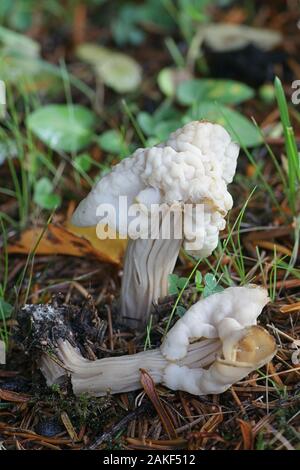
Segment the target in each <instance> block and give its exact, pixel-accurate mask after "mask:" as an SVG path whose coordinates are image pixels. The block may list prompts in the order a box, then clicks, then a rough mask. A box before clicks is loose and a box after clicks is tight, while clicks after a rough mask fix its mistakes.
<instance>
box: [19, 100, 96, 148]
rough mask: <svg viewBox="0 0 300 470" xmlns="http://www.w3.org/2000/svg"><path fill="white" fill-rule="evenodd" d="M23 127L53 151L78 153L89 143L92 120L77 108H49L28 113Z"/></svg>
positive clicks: (58, 106) (86, 113)
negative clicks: (25, 126)
mask: <svg viewBox="0 0 300 470" xmlns="http://www.w3.org/2000/svg"><path fill="white" fill-rule="evenodd" d="M26 123H27V127H28V129H30V130H31V132H33V134H35V135H36V136H37V137H38V138H39V139H40V140H41V141H42V142H44V143H45V144H46V145H48V146H49V147H50V148H52V149H53V150H63V151H65V152H77V151H79V150H81V149H82V148H84V147H86V146H87V145H88V144H89V143H90V142H91V139H92V136H93V132H92V129H93V126H94V123H95V116H94V114H93V113H92V111H90V110H89V109H87V108H84V107H83V106H80V105H72V106H71V105H64V104H50V105H48V106H44V107H43V108H40V109H37V110H36V111H34V112H33V113H31V114H30V115H29V116H28V117H27V120H26Z"/></svg>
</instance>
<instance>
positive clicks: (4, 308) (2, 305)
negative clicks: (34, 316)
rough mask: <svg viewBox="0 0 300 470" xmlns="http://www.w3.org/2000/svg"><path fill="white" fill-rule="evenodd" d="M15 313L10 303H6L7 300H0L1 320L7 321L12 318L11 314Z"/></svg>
mask: <svg viewBox="0 0 300 470" xmlns="http://www.w3.org/2000/svg"><path fill="white" fill-rule="evenodd" d="M12 312H13V306H12V305H10V304H9V303H8V302H5V300H3V299H0V320H1V319H2V320H3V318H4V319H5V320H6V319H8V318H10V317H11V314H12Z"/></svg>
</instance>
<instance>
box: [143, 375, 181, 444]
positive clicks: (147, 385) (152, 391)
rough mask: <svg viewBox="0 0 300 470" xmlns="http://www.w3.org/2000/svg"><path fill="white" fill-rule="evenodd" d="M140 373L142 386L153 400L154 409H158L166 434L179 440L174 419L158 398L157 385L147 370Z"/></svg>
mask: <svg viewBox="0 0 300 470" xmlns="http://www.w3.org/2000/svg"><path fill="white" fill-rule="evenodd" d="M140 371H141V384H142V385H143V387H144V390H145V392H146V394H147V396H148V397H149V399H150V400H151V402H152V404H153V406H154V408H155V409H156V411H157V414H158V416H159V418H160V420H161V422H162V425H163V427H164V429H165V431H166V433H167V434H168V436H169V438H170V439H177V433H176V430H175V427H174V424H173V422H172V419H171V417H170V415H169V413H168V411H167V410H166V408H165V407H164V405H163V404H162V402H161V400H160V398H159V396H158V393H157V390H156V388H155V384H154V382H153V379H152V377H151V375H150V374H148V372H147V371H146V370H145V369H140Z"/></svg>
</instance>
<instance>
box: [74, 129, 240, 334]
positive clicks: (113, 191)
mask: <svg viewBox="0 0 300 470" xmlns="http://www.w3.org/2000/svg"><path fill="white" fill-rule="evenodd" d="M238 153H239V147H238V145H237V144H235V143H233V142H232V141H231V138H230V135H229V134H228V132H227V131H226V130H225V129H224V128H223V127H222V126H220V125H218V124H212V123H209V122H199V121H194V122H191V123H189V124H187V125H185V126H184V127H183V128H181V129H178V130H177V131H176V132H174V133H173V134H171V135H170V137H169V139H168V140H167V141H166V142H165V143H163V144H160V145H158V146H155V147H152V148H146V149H138V150H136V152H134V154H133V155H132V156H131V157H129V158H126V159H124V160H123V161H121V162H120V163H119V164H118V165H116V166H115V167H114V168H113V169H112V171H111V172H110V173H109V174H108V175H106V176H104V177H103V178H102V179H101V180H100V181H99V182H98V183H97V184H96V185H95V187H94V188H93V189H92V191H91V192H90V194H89V195H88V196H87V197H86V198H85V199H84V200H83V201H82V202H81V203H80V204H79V206H78V208H77V209H76V211H75V213H74V214H73V218H72V223H73V224H74V225H78V226H90V225H95V224H96V223H98V222H99V220H100V217H99V216H97V208H98V207H99V206H100V205H101V204H111V205H112V206H113V207H114V208H115V211H116V216H117V219H116V220H115V219H114V218H113V217H111V218H110V217H109V216H108V218H107V222H108V224H109V226H110V227H111V228H113V229H115V230H116V231H117V232H118V233H119V234H121V235H123V236H124V235H125V236H128V237H129V243H128V248H127V252H126V256H125V263H124V274H123V282H122V291H121V317H122V320H123V321H124V322H125V323H126V324H127V325H128V326H129V327H132V328H135V329H140V330H143V329H144V327H145V325H146V323H147V321H148V318H149V314H150V311H151V308H152V304H153V303H154V302H156V301H157V300H158V299H159V298H160V297H163V296H165V295H167V293H168V275H169V274H170V273H172V271H173V269H174V266H175V263H176V259H177V256H178V253H179V250H180V247H181V246H182V244H183V246H184V248H185V249H187V250H189V251H190V252H191V253H192V254H196V255H197V256H199V257H204V256H208V255H210V254H211V253H212V251H213V250H214V249H215V248H216V246H217V244H218V234H219V231H220V230H223V229H224V228H225V220H224V217H225V216H226V214H227V212H228V210H229V209H230V208H231V207H232V198H231V195H230V194H229V192H228V191H227V184H228V183H230V182H231V181H232V179H233V176H234V173H235V169H236V161H237V157H238ZM120 196H123V197H124V196H126V197H127V204H128V208H129V207H130V206H132V204H138V207H139V208H140V210H141V213H143V214H145V218H144V222H145V224H143V223H141V227H140V228H141V236H140V237H137V236H136V235H132V233H131V231H130V227H129V225H130V224H129V225H128V223H130V222H131V221H132V216H131V213H130V210H128V212H127V213H120V209H119V202H120V199H119V198H120ZM187 205H188V207H189V209H191V208H192V210H187ZM200 205H201V208H202V209H203V217H202V219H201V223H199V222H198V225H196V227H193V226H194V225H195V221H196V210H197V208H198V207H200ZM150 209H151V210H150ZM151 211H152V212H151ZM149 214H151V222H153V220H154V219H155V220H156V222H157V227H156V230H154V232H155V233H154V235H153V224H150V225H151V236H150V231H149V220H150V219H149V218H150V215H149ZM153 214H154V219H153ZM180 214H182V215H183V217H179V216H178V215H180ZM168 220H170V221H171V223H170V226H171V233H170V236H167V237H166V236H164V223H165V221H168Z"/></svg>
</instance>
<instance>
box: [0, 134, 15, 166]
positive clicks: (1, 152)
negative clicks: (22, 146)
mask: <svg viewBox="0 0 300 470" xmlns="http://www.w3.org/2000/svg"><path fill="white" fill-rule="evenodd" d="M17 155H18V148H17V144H16V142H15V141H14V140H12V139H7V138H6V139H5V140H2V141H1V142H0V165H2V164H3V163H4V162H5V160H6V159H7V158H15V157H16V156H17Z"/></svg>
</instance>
